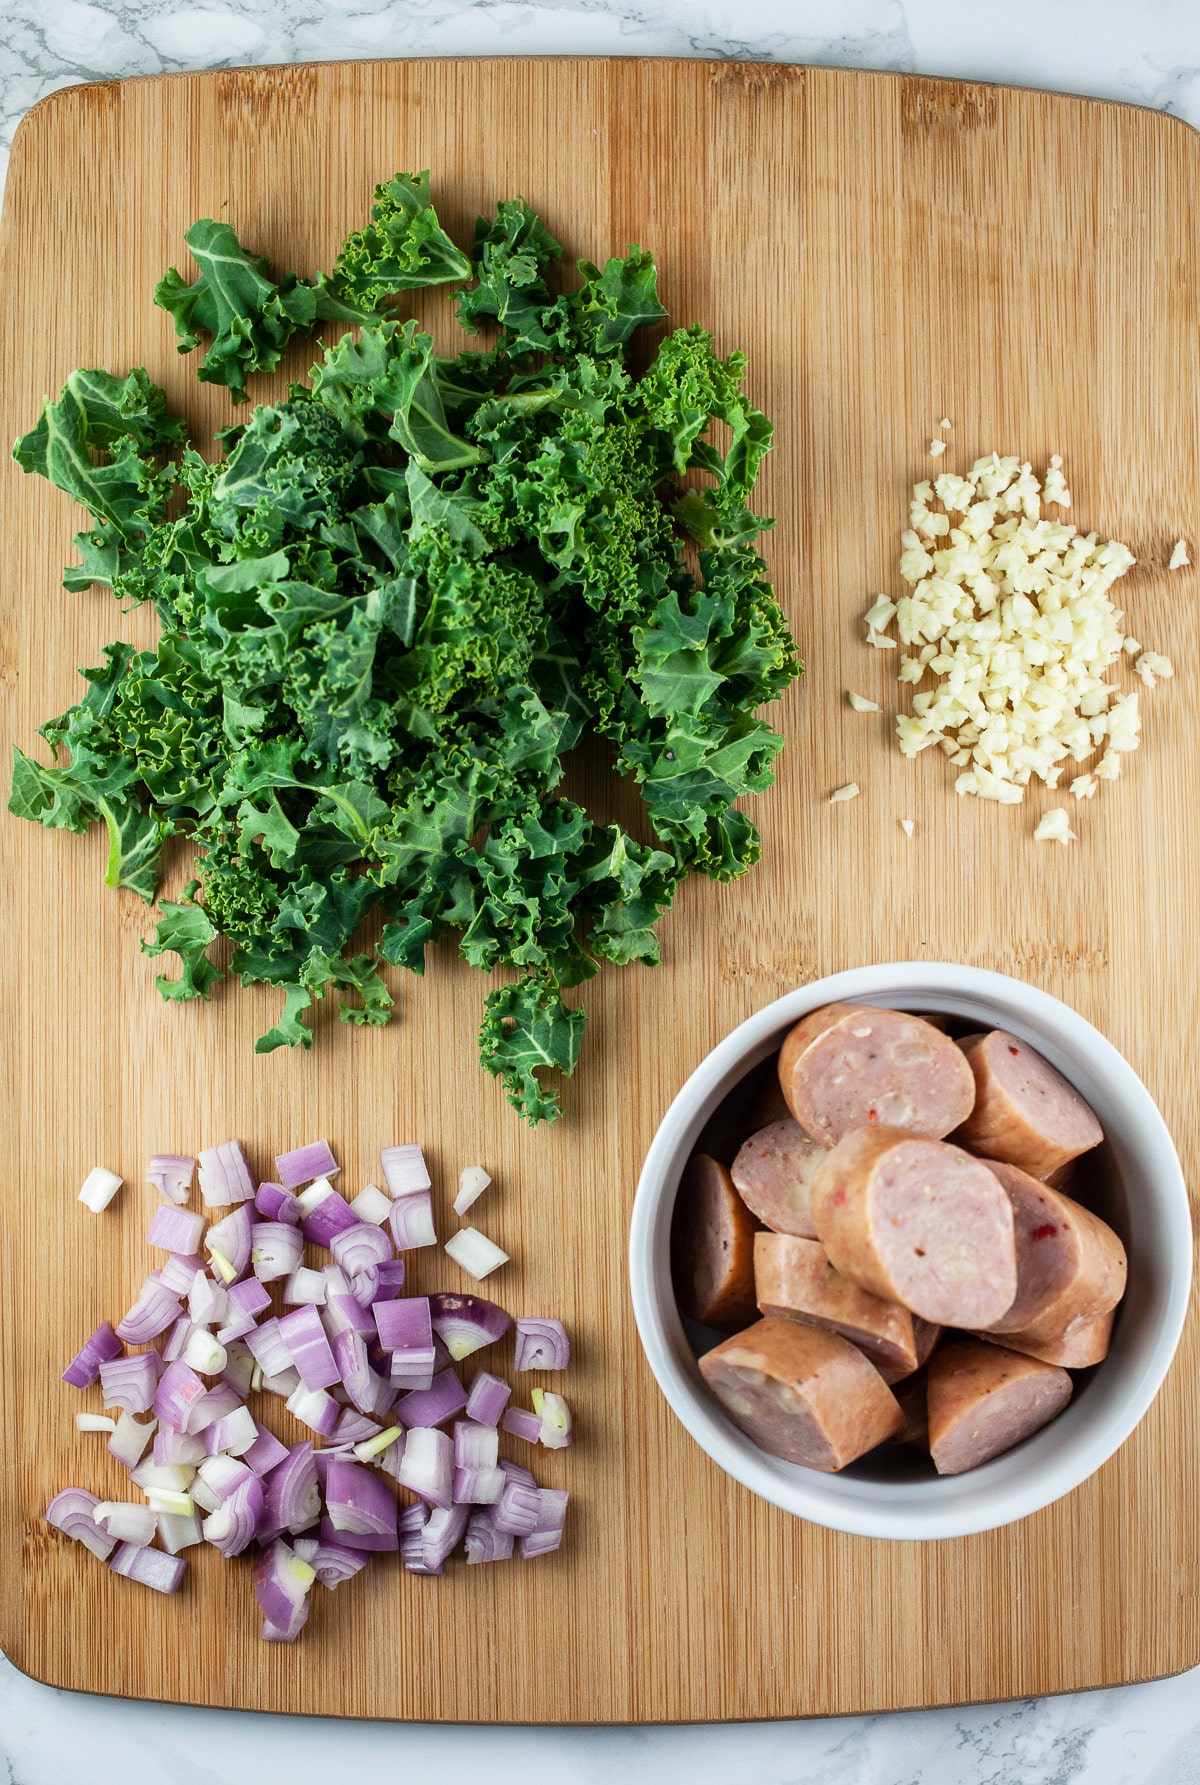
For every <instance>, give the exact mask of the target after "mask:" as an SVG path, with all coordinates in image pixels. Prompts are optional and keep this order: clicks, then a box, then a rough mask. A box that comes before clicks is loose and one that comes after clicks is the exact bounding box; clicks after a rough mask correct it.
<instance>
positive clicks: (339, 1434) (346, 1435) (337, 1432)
mask: <svg viewBox="0 0 1200 1785" xmlns="http://www.w3.org/2000/svg"><path fill="white" fill-rule="evenodd" d="M379 1430H380V1428H379V1426H378V1424H377V1423H376V1421H375V1420H373V1419H368V1418H367V1416H366V1414H365V1413H359V1412H358V1411H357V1409H356V1408H354V1407H346V1408H344V1409H343V1411H342V1416H341V1418H340V1419H339V1420H338V1422H337V1425H336V1426H335V1427H334V1432H333V1441H334V1443H335V1444H337V1445H340V1446H343V1447H348V1446H349V1445H352V1444H363V1443H365V1442H366V1440H367V1439H368V1438H377V1437H378V1436H379Z"/></svg>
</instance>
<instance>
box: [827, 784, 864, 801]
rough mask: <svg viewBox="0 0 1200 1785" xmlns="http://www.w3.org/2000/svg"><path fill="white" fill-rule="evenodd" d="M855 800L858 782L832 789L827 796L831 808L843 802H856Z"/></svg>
mask: <svg viewBox="0 0 1200 1785" xmlns="http://www.w3.org/2000/svg"><path fill="white" fill-rule="evenodd" d="M857 798H858V782H857V781H847V783H846V785H845V786H844V787H835V788H834V790H833V792H832V793H831V794H830V796H829V803H830V805H831V806H837V805H840V804H841V802H842V801H843V800H856V799H857Z"/></svg>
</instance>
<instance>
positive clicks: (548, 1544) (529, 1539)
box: [518, 1488, 567, 1562]
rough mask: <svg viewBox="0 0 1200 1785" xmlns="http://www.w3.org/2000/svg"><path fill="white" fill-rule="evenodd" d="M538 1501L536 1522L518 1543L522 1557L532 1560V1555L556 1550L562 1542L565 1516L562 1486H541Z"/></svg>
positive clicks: (565, 1507)
mask: <svg viewBox="0 0 1200 1785" xmlns="http://www.w3.org/2000/svg"><path fill="white" fill-rule="evenodd" d="M538 1500H539V1502H540V1506H539V1510H538V1516H537V1522H536V1524H535V1525H534V1527H533V1530H532V1531H529V1532H526V1533H525V1534H524V1535H523V1536H522V1538H521V1540H520V1544H519V1546H518V1547H519V1548H520V1551H521V1555H522V1556H523V1557H524V1559H525V1560H526V1561H527V1562H528V1561H532V1559H533V1557H534V1556H545V1555H548V1554H549V1553H550V1551H551V1550H556V1549H557V1548H558V1547H559V1545H560V1544H561V1543H562V1535H563V1524H564V1522H565V1520H566V1516H567V1494H566V1490H565V1489H563V1488H542V1489H541V1490H540V1491H539V1494H538Z"/></svg>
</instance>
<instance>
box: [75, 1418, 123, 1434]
mask: <svg viewBox="0 0 1200 1785" xmlns="http://www.w3.org/2000/svg"><path fill="white" fill-rule="evenodd" d="M116 1429H117V1422H116V1420H115V1419H110V1418H109V1417H108V1415H107V1413H77V1414H76V1415H75V1430H76V1431H77V1432H115V1431H116Z"/></svg>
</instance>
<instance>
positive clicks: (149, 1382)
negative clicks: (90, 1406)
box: [100, 1351, 162, 1413]
mask: <svg viewBox="0 0 1200 1785" xmlns="http://www.w3.org/2000/svg"><path fill="white" fill-rule="evenodd" d="M161 1370H162V1363H161V1361H160V1359H159V1356H158V1353H157V1352H156V1351H139V1352H137V1353H136V1354H135V1355H134V1356H133V1357H112V1358H109V1360H108V1362H107V1363H103V1364H101V1365H100V1392H101V1395H102V1396H103V1398H104V1405H105V1406H106V1407H123V1408H124V1409H125V1411H126V1413H148V1412H149V1410H150V1408H151V1407H152V1406H153V1404H154V1393H155V1390H156V1389H157V1387H158V1378H159V1374H160V1372H161Z"/></svg>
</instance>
